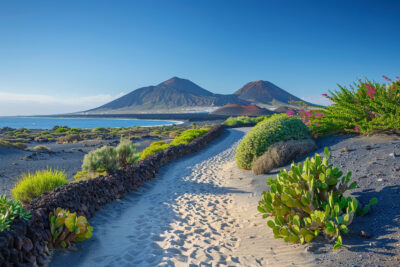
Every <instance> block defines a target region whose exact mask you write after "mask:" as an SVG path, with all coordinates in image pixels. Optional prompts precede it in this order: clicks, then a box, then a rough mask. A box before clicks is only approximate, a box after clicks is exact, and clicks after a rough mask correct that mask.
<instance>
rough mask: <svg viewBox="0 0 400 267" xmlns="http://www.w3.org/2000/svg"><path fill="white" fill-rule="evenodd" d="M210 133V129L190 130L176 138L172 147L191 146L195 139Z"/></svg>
mask: <svg viewBox="0 0 400 267" xmlns="http://www.w3.org/2000/svg"><path fill="white" fill-rule="evenodd" d="M206 133H208V129H189V130H186V131H184V132H182V133H181V134H180V135H178V136H177V137H175V138H174V140H172V142H171V145H172V146H177V145H186V144H189V143H190V142H191V141H193V140H194V139H196V138H198V137H200V136H202V135H204V134H206Z"/></svg>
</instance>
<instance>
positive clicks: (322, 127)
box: [300, 76, 400, 135]
mask: <svg viewBox="0 0 400 267" xmlns="http://www.w3.org/2000/svg"><path fill="white" fill-rule="evenodd" d="M384 78H385V79H386V80H387V81H389V82H390V83H389V84H385V83H377V82H374V81H370V80H368V79H365V80H359V81H358V82H357V83H354V84H353V85H354V87H353V86H352V85H350V86H349V88H347V87H344V86H339V90H336V91H333V92H332V91H330V92H329V93H330V96H329V95H328V94H323V95H324V96H325V97H327V98H329V99H330V100H332V102H333V104H332V105H330V106H328V107H326V108H321V109H318V110H310V111H304V110H302V111H301V114H300V116H301V117H302V119H303V121H304V123H306V124H307V125H308V127H309V128H310V129H311V130H312V132H313V134H314V135H326V134H333V133H337V132H353V133H361V134H370V133H376V132H393V131H399V129H400V119H399V118H400V80H397V81H395V82H392V81H391V79H389V78H387V77H386V76H384Z"/></svg>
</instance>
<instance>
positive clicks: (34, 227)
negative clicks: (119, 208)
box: [0, 125, 224, 266]
mask: <svg viewBox="0 0 400 267" xmlns="http://www.w3.org/2000/svg"><path fill="white" fill-rule="evenodd" d="M223 130H224V127H223V126H221V125H217V126H214V127H213V128H211V129H210V131H209V132H208V133H206V134H204V135H203V136H201V137H199V138H197V139H195V140H193V141H192V142H191V143H189V144H187V145H178V146H174V147H170V148H168V149H166V150H164V151H161V152H158V153H156V154H154V155H153V156H151V157H149V158H147V159H144V160H142V161H140V162H139V163H138V165H136V166H132V167H127V168H125V169H123V170H119V171H117V172H115V173H112V174H109V175H107V176H100V177H98V178H95V179H90V180H86V181H79V182H74V183H70V184H67V185H63V186H60V187H57V188H55V189H54V190H52V191H50V192H47V193H44V194H42V195H41V196H39V197H38V198H36V199H34V200H33V201H32V202H31V203H30V204H29V205H28V206H27V207H26V209H28V210H29V211H30V212H31V215H32V218H31V219H30V220H29V221H23V220H15V221H14V222H13V223H12V225H11V227H10V231H2V232H0V266H43V265H44V264H45V263H46V260H47V257H48V256H49V255H50V253H49V250H48V248H47V243H48V241H49V240H50V239H51V234H50V225H49V213H50V211H52V210H54V209H56V208H58V207H60V208H63V209H68V210H70V211H71V212H76V213H77V214H78V215H82V216H85V217H86V218H88V219H89V218H91V217H92V216H93V215H94V213H95V212H96V211H97V210H99V209H100V208H101V207H102V206H104V205H106V204H108V203H111V202H113V201H114V200H116V199H119V198H122V197H124V196H125V194H127V193H128V192H130V191H132V190H134V189H136V188H138V187H139V186H141V185H142V184H143V183H144V182H145V181H147V180H149V179H152V178H154V177H155V176H156V174H157V172H158V170H159V169H160V168H161V167H162V166H164V165H165V164H167V163H168V162H171V161H173V160H175V159H177V158H180V157H182V156H184V155H187V154H191V153H194V152H196V151H198V150H200V149H202V148H204V147H205V146H206V145H207V144H208V143H209V142H211V141H213V140H214V139H216V138H217V137H219V136H220V135H221V134H222V132H223Z"/></svg>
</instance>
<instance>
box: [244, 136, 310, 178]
mask: <svg viewBox="0 0 400 267" xmlns="http://www.w3.org/2000/svg"><path fill="white" fill-rule="evenodd" d="M316 149H317V145H316V144H315V142H314V140H312V139H304V140H289V141H286V142H278V143H275V144H273V145H271V146H270V147H269V148H268V150H267V151H266V152H265V153H264V154H263V155H262V156H260V157H259V158H257V159H256V161H254V163H253V165H252V171H253V173H254V174H263V173H268V172H270V171H271V170H272V169H275V168H278V167H281V166H284V165H286V164H288V163H289V162H291V161H292V160H294V159H296V158H299V157H302V156H305V155H306V154H308V153H310V152H312V151H314V150H316Z"/></svg>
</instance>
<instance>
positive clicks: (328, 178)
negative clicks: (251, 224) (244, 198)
mask: <svg viewBox="0 0 400 267" xmlns="http://www.w3.org/2000/svg"><path fill="white" fill-rule="evenodd" d="M324 152H325V155H326V157H324V158H321V156H320V155H319V154H315V156H314V157H313V158H311V159H309V158H307V159H306V161H305V162H304V164H301V163H298V164H295V163H292V165H291V170H290V171H286V170H282V171H281V172H280V174H278V175H277V176H276V178H268V181H267V185H268V186H269V188H270V192H265V191H264V192H263V195H262V200H261V201H260V202H259V206H258V211H259V212H261V213H263V218H270V219H269V220H268V222H267V225H268V226H269V227H271V228H272V230H273V233H274V237H275V238H283V239H284V240H285V241H286V242H291V243H299V242H300V243H302V244H303V243H304V242H310V241H311V240H313V239H314V238H315V237H316V236H318V235H319V234H320V233H323V234H324V235H325V236H326V237H328V238H329V239H331V240H332V241H335V245H334V246H333V248H334V249H338V248H340V247H341V246H342V236H341V235H342V233H347V232H348V228H347V226H348V225H350V224H351V223H352V221H353V218H354V216H356V215H365V214H367V213H368V211H369V209H370V206H372V205H375V204H376V203H377V201H378V200H377V199H376V198H373V199H371V200H370V201H369V204H368V205H365V206H364V207H362V206H361V204H360V203H359V202H358V201H357V199H356V198H352V197H344V196H343V193H344V192H345V191H346V190H351V189H354V188H355V187H356V186H357V183H356V182H353V183H350V178H351V172H348V173H347V175H345V176H343V173H342V172H341V171H339V169H338V168H336V167H333V165H331V164H328V158H329V156H330V152H329V150H328V148H325V151H324Z"/></svg>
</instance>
